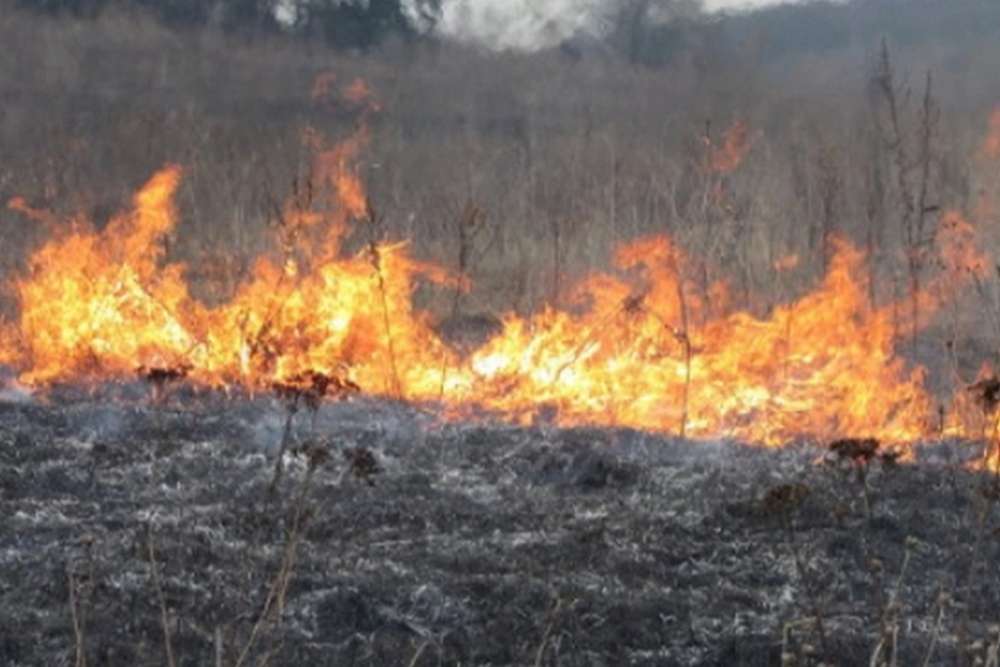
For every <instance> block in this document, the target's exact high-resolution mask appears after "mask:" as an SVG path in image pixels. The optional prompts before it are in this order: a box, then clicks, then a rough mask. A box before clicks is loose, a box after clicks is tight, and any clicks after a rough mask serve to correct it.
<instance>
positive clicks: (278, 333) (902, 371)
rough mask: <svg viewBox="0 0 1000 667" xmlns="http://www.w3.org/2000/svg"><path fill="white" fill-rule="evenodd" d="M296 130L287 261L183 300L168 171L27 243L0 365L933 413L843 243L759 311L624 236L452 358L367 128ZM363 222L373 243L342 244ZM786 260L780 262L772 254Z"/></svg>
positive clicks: (673, 419)
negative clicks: (309, 186) (97, 214)
mask: <svg viewBox="0 0 1000 667" xmlns="http://www.w3.org/2000/svg"><path fill="white" fill-rule="evenodd" d="M365 90H366V91H367V88H365ZM306 138H307V141H308V142H309V145H310V147H311V148H312V149H313V152H314V155H315V159H314V162H313V168H312V175H313V177H314V178H315V182H316V185H317V188H316V192H317V196H316V197H311V196H310V197H308V198H306V199H305V200H303V198H302V197H298V196H297V197H290V198H289V200H288V202H286V204H285V206H284V209H283V211H282V221H281V222H282V225H281V231H282V238H281V241H282V245H281V250H282V254H281V256H280V257H267V256H262V257H259V258H257V260H256V263H255V264H254V266H253V268H252V271H251V272H250V273H249V275H248V277H247V278H246V279H245V280H244V281H243V282H242V284H240V285H239V286H238V287H237V289H236V291H235V295H234V296H233V297H232V298H231V299H230V300H229V301H227V302H225V303H222V304H219V305H215V306H207V305H205V304H203V303H200V302H198V301H197V300H195V299H194V298H193V297H192V296H191V295H190V292H189V289H188V284H187V281H186V276H185V272H186V267H185V266H184V265H183V264H180V263H177V262H171V261H169V258H168V257H166V253H165V248H164V245H165V244H164V241H165V240H166V239H167V238H168V236H169V235H170V234H171V233H173V230H174V227H175V223H176V211H175V210H174V205H173V199H174V196H175V194H176V191H177V189H178V187H179V185H180V181H181V169H180V168H179V167H176V166H167V167H166V168H164V169H163V170H161V171H160V172H159V173H157V174H156V175H154V176H153V177H152V178H151V179H150V180H149V182H148V183H146V184H145V185H144V186H143V187H142V188H141V189H140V190H139V192H138V193H137V194H136V195H135V197H134V199H133V202H132V206H131V209H130V210H129V211H127V212H125V213H122V214H120V215H119V216H117V217H115V218H114V219H113V220H112V221H111V222H110V223H109V224H108V225H107V226H106V227H105V228H104V229H103V230H97V229H94V228H93V227H92V226H89V225H85V224H80V225H77V226H75V227H73V228H71V229H69V230H67V231H64V232H63V233H61V234H58V235H56V236H55V237H53V238H52V239H50V240H49V241H48V242H47V243H45V244H44V245H43V246H42V247H41V248H40V249H39V250H37V251H36V252H35V253H34V255H33V256H32V257H31V260H30V262H29V271H28V272H27V274H26V275H24V276H22V277H20V278H19V279H18V280H16V281H15V284H14V288H15V291H16V293H17V297H18V299H19V302H20V317H19V319H18V320H17V321H16V322H12V323H9V324H8V325H6V326H5V327H4V329H3V331H2V333H3V340H4V341H5V345H6V346H7V347H5V348H3V349H0V360H2V361H5V362H6V363H9V364H12V365H14V366H15V367H16V368H17V369H19V371H20V372H21V375H20V380H21V381H22V382H25V383H28V384H32V385H35V386H38V385H44V384H46V383H50V382H54V381H60V380H72V381H81V380H88V379H104V378H108V377H111V378H118V377H129V376H132V375H133V374H134V373H135V372H136V371H137V369H140V368H144V369H156V368H182V369H184V371H185V372H186V373H187V375H188V376H189V377H190V378H191V379H192V381H195V382H200V383H205V384H208V385H213V386H220V385H232V384H239V385H243V386H246V387H250V388H266V387H270V386H273V385H274V384H275V383H286V382H294V381H295V378H300V377H303V376H308V375H309V374H311V373H321V374H324V375H330V376H336V377H342V378H344V379H345V381H349V382H351V383H354V384H356V385H358V386H360V387H361V389H362V390H363V391H366V392H368V393H370V394H374V395H390V396H400V397H405V398H407V399H411V400H424V401H426V400H434V401H437V400H441V401H442V402H443V403H444V404H445V407H446V408H447V409H448V411H449V413H451V414H467V411H468V409H469V408H470V407H472V406H477V407H485V408H487V409H489V410H493V411H496V412H498V413H501V414H503V415H505V416H507V417H510V418H513V419H517V420H521V421H529V420H532V419H535V418H536V416H537V415H539V413H546V414H548V413H551V415H552V418H553V419H554V420H555V421H556V422H557V423H559V424H563V425H573V424H598V425H619V426H629V427H636V428H642V429H650V430H657V431H673V432H679V433H684V434H686V435H691V436H696V437H710V436H730V437H739V438H742V439H746V440H752V441H757V442H762V443H768V444H779V443H781V442H785V441H787V440H789V439H794V438H800V437H820V438H828V437H829V438H832V437H869V436H874V437H878V438H881V439H883V440H887V441H893V442H904V441H911V440H914V439H916V438H919V437H920V436H922V435H923V434H925V433H926V432H927V431H928V427H929V425H930V424H931V423H932V421H933V420H934V416H935V415H934V409H933V404H932V401H931V399H930V397H929V395H928V393H927V391H926V390H925V389H924V382H923V380H924V371H923V369H921V368H919V367H908V365H907V364H906V362H904V360H902V359H901V358H900V357H899V356H897V355H896V351H895V344H896V340H895V336H896V332H897V331H898V330H899V329H900V325H899V321H898V312H899V311H905V310H906V309H905V308H901V307H899V306H898V305H897V304H888V305H885V306H882V307H877V308H873V307H871V306H870V305H869V296H868V290H867V276H866V264H865V262H864V261H863V259H864V258H863V256H862V254H861V253H860V252H859V251H858V250H857V249H855V248H854V247H853V246H851V245H850V244H849V243H847V242H845V241H840V240H834V241H833V242H832V247H833V255H832V258H831V260H830V262H829V269H828V272H827V274H826V275H825V276H824V277H823V279H822V281H821V282H820V284H819V285H818V286H816V287H815V289H813V290H812V291H810V292H808V293H806V294H804V295H802V296H801V297H799V298H798V299H797V300H794V301H792V302H791V303H787V304H784V305H780V306H777V307H775V308H774V309H773V310H772V311H771V312H770V313H769V314H768V315H767V316H758V315H755V314H752V313H750V312H742V311H738V312H728V313H722V314H720V308H719V307H718V302H719V298H718V297H719V295H724V294H725V293H726V291H727V289H726V286H725V284H723V283H718V284H715V285H707V286H706V285H703V284H699V283H698V282H696V281H694V280H692V275H694V274H695V273H697V271H696V269H695V267H696V266H697V264H696V263H695V262H693V261H691V260H690V259H689V258H688V257H687V256H686V254H685V253H684V252H683V251H682V250H681V249H680V248H678V247H677V246H676V245H675V244H674V243H673V242H672V241H671V239H669V238H666V237H663V236H658V237H650V238H643V239H638V240H635V241H632V242H629V243H626V244H624V245H623V246H622V247H620V248H619V249H618V251H617V252H616V254H615V261H614V265H615V266H614V271H608V272H602V273H595V274H593V275H591V276H589V277H588V278H586V279H585V280H583V281H582V282H581V283H580V284H579V285H578V286H577V287H576V288H575V289H574V290H571V292H570V294H569V296H570V298H571V300H572V301H573V303H572V307H571V308H569V309H566V310H557V309H554V308H546V309H544V310H542V311H541V312H539V313H537V314H534V315H532V316H529V317H521V316H517V315H515V314H508V315H507V316H505V318H504V321H503V328H502V330H501V332H500V333H499V334H498V335H497V336H495V337H494V338H493V339H492V340H489V341H488V342H486V343H485V344H484V345H483V346H482V347H481V348H480V349H479V350H476V351H474V352H473V353H471V354H470V355H468V357H467V358H461V357H460V356H459V355H458V353H456V352H455V351H454V350H452V349H450V348H448V347H447V346H446V345H445V344H444V343H443V342H442V341H441V340H440V339H439V338H438V336H437V335H435V333H434V330H433V328H432V327H431V324H430V318H429V315H428V314H426V313H423V312H420V311H418V310H417V309H416V308H415V307H414V305H413V301H412V298H411V296H412V292H413V290H414V286H415V284H416V281H418V280H426V281H430V282H432V283H438V284H444V285H450V286H452V287H465V285H464V283H463V281H462V280H461V279H459V278H456V277H454V276H452V275H450V274H449V273H448V272H447V271H445V270H443V269H441V268H440V267H437V266H435V265H433V264H427V263H423V262H418V261H416V260H414V259H413V258H411V257H410V256H409V255H408V253H407V248H406V244H405V243H386V242H383V241H382V240H381V239H380V238H379V236H378V234H377V233H376V232H377V229H376V226H377V220H374V219H373V218H374V217H375V216H374V215H372V212H371V211H370V207H369V205H368V201H367V197H366V194H365V191H364V187H363V183H362V181H361V179H360V177H359V175H358V168H357V161H358V159H359V156H360V154H361V151H362V150H363V148H364V146H365V144H366V142H367V140H368V133H367V130H366V129H365V128H364V127H363V126H362V128H361V129H360V130H359V131H358V132H357V133H356V134H355V135H354V136H352V137H350V138H349V139H348V140H346V141H345V142H342V143H340V144H336V145H333V146H329V145H327V143H326V142H325V141H324V140H323V139H322V137H320V136H319V135H318V134H316V133H314V132H312V133H308V134H307V137H306ZM748 144H749V142H748V141H747V131H746V128H745V126H744V125H742V124H737V125H734V127H733V129H732V130H731V131H730V132H729V133H727V138H726V140H725V142H724V145H723V147H722V148H721V149H719V150H720V152H719V153H718V155H720V156H721V155H725V156H727V157H726V158H725V159H722V158H721V157H720V158H719V160H715V159H713V164H714V165H715V166H716V167H717V168H718V169H720V170H722V171H724V170H726V169H731V168H735V165H737V164H738V160H737V159H736V158H735V157H734V156H737V155H738V156H739V159H742V156H743V154H745V152H746V149H747V146H748ZM734 160H735V161H734ZM21 210H23V211H24V212H25V213H26V214H27V215H36V213H35V212H33V210H32V209H29V208H27V207H23V206H22V207H21ZM359 220H364V221H366V224H367V225H369V226H368V229H367V231H368V232H369V239H368V243H367V244H366V245H365V247H364V249H363V250H362V251H361V252H359V253H357V254H354V255H345V253H344V252H343V250H344V248H343V245H344V244H343V241H344V239H345V238H346V236H347V234H348V232H349V231H350V230H351V228H352V225H353V224H354V223H357V222H358V221H359ZM975 233H976V230H975V229H974V228H973V227H972V225H970V224H969V223H968V222H967V221H966V220H965V219H964V218H962V216H961V215H959V214H958V213H955V212H949V213H947V214H945V215H944V216H943V217H942V220H941V224H940V225H939V228H938V233H937V238H936V241H937V243H936V244H935V245H936V247H938V248H939V250H940V265H941V267H942V268H943V276H944V277H946V278H947V280H942V281H939V283H940V284H939V285H938V286H936V287H935V289H936V291H935V292H934V293H933V294H931V293H930V292H927V293H922V294H920V295H919V299H920V302H921V304H922V305H924V306H925V310H926V311H933V309H934V308H935V307H936V306H937V305H938V304H941V303H943V302H944V301H945V299H947V298H948V297H949V294H953V293H954V290H955V289H957V288H958V287H959V286H960V284H961V282H962V281H963V280H967V279H970V278H973V277H978V276H982V275H984V274H983V271H985V269H984V267H985V266H987V262H986V261H985V260H984V259H983V258H982V257H981V255H980V254H979V253H978V251H977V249H976V238H975ZM797 261H798V260H797V257H795V256H794V255H790V256H788V257H785V258H781V259H779V260H778V261H777V262H776V263H775V269H776V270H788V269H791V268H794V266H795V265H796V263H797ZM926 316H927V317H929V314H927V315H926ZM925 323H926V322H922V323H921V324H925ZM7 341H14V343H10V342H7Z"/></svg>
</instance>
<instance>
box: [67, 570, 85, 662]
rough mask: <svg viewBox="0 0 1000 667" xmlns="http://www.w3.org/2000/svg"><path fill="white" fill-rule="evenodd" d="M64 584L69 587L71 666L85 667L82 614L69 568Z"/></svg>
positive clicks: (75, 585)
mask: <svg viewBox="0 0 1000 667" xmlns="http://www.w3.org/2000/svg"><path fill="white" fill-rule="evenodd" d="M66 583H67V585H68V587H69V613H70V617H71V619H72V621H73V651H74V659H73V664H74V665H75V667H87V650H86V646H85V631H84V618H83V612H82V610H81V608H80V597H79V595H78V593H77V579H76V576H75V575H74V574H73V571H72V569H70V568H67V569H66Z"/></svg>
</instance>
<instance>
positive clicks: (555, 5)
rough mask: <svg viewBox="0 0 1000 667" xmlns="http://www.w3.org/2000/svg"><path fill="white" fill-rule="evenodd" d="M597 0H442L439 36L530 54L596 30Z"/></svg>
mask: <svg viewBox="0 0 1000 667" xmlns="http://www.w3.org/2000/svg"><path fill="white" fill-rule="evenodd" d="M604 4H605V3H604V2H602V1H601V0H542V1H540V0H445V2H444V4H443V6H442V8H441V19H440V21H439V23H438V25H437V31H438V33H439V34H441V35H443V36H445V37H449V38H451V39H454V40H456V41H460V42H466V43H472V44H479V45H482V46H485V47H487V48H490V49H493V50H495V51H505V50H515V51H534V50H537V49H542V48H546V47H549V46H554V45H556V44H559V43H560V42H562V41H564V40H566V39H568V38H570V37H572V36H573V35H574V34H577V33H581V32H595V31H596V30H598V29H599V20H598V19H599V12H600V9H601V6H602V5H604Z"/></svg>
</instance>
